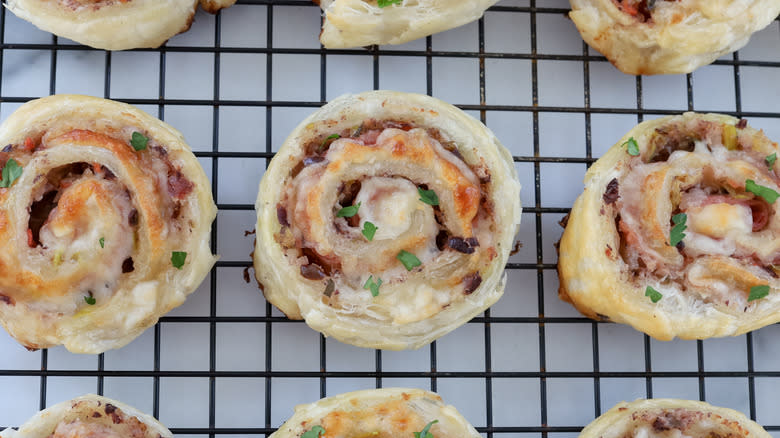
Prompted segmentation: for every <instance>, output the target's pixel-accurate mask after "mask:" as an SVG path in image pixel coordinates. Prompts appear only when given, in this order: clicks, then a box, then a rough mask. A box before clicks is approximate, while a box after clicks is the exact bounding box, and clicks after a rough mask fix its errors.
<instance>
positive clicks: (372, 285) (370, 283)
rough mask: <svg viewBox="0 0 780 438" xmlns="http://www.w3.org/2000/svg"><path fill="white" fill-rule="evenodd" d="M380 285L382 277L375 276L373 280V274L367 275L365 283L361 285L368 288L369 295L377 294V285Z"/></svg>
mask: <svg viewBox="0 0 780 438" xmlns="http://www.w3.org/2000/svg"><path fill="white" fill-rule="evenodd" d="M381 285H382V279H381V278H379V277H377V278H376V280H374V276H373V275H370V276H369V277H368V280H366V284H364V285H363V289H366V290H370V291H371V295H373V296H375V297H376V296H379V286H381Z"/></svg>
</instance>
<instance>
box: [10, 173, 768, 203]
mask: <svg viewBox="0 0 780 438" xmlns="http://www.w3.org/2000/svg"><path fill="white" fill-rule="evenodd" d="M3 176H5V172H3ZM745 190H747V191H748V192H750V193H752V194H754V195H756V196H760V197H762V198H764V200H765V201H766V202H768V203H770V204H774V202H775V201H777V198H780V193H777V192H776V191H774V190H772V189H770V188H769V187H764V186H762V185H759V184H756V182H755V181H753V180H752V179H749V180H746V181H745Z"/></svg>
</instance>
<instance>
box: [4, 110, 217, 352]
mask: <svg viewBox="0 0 780 438" xmlns="http://www.w3.org/2000/svg"><path fill="white" fill-rule="evenodd" d="M0 144H2V145H6V146H5V147H4V148H3V149H2V152H0V167H2V180H0V322H2V324H3V326H5V328H6V329H7V330H8V332H9V333H10V334H11V336H13V337H14V338H16V339H17V340H18V341H19V342H20V343H22V344H23V345H24V346H26V347H27V348H30V349H37V348H46V347H51V346H55V345H59V344H65V347H66V348H68V349H69V350H70V351H73V352H76V353H100V352H103V351H105V350H108V349H111V348H118V347H121V346H123V345H125V344H127V343H128V342H130V341H131V340H133V339H134V338H135V337H137V336H138V335H139V334H141V332H142V331H143V330H144V329H146V328H147V327H149V326H151V325H153V324H154V323H155V322H156V321H157V319H158V318H159V317H160V316H161V315H163V314H165V313H166V312H168V311H169V310H171V309H173V308H174V307H176V306H178V305H180V304H181V303H183V302H184V299H185V298H186V296H187V295H188V294H190V293H191V292H192V291H194V290H195V288H196V287H197V286H198V285H199V284H200V282H201V281H202V280H203V278H204V277H205V276H206V274H207V273H208V271H209V269H211V266H212V265H213V264H214V261H215V257H214V256H212V255H211V251H210V249H209V237H210V229H211V222H212V221H213V220H214V217H215V215H216V207H215V205H214V202H213V200H212V198H211V188H210V184H209V182H208V180H207V179H206V175H205V174H204V172H203V169H202V168H201V166H200V164H199V163H198V161H197V160H196V158H195V156H194V155H193V154H192V152H191V151H190V148H189V147H188V146H187V144H186V143H185V141H184V138H183V137H182V135H181V134H180V133H179V132H178V131H176V130H175V129H173V128H172V127H170V126H169V125H167V124H165V123H163V122H161V121H160V120H158V119H156V118H154V117H152V116H150V115H148V114H146V113H144V112H142V111H140V110H138V109H137V108H134V107H132V106H130V105H126V104H123V103H119V102H113V101H110V100H105V99H99V98H95V97H87V96H74V95H55V96H51V97H46V98H43V99H38V100H34V101H31V102H28V103H26V104H24V105H22V106H21V107H20V108H19V109H18V110H16V112H14V113H13V114H12V115H11V116H10V117H8V119H7V120H6V121H5V122H4V123H3V124H2V125H0Z"/></svg>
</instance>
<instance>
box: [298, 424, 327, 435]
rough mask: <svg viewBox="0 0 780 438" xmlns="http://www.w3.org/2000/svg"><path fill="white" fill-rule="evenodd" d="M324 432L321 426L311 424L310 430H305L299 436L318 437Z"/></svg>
mask: <svg viewBox="0 0 780 438" xmlns="http://www.w3.org/2000/svg"><path fill="white" fill-rule="evenodd" d="M324 434H325V428H323V427H322V426H312V427H311V429H310V430H307V431H306V432H304V433H303V435H301V438H320V436H322V435H324Z"/></svg>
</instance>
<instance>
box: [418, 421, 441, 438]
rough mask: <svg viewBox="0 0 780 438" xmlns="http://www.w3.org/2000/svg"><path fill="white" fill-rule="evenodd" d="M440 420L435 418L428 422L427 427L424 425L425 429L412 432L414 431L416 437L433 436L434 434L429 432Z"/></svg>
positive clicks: (428, 437) (429, 437) (430, 437)
mask: <svg viewBox="0 0 780 438" xmlns="http://www.w3.org/2000/svg"><path fill="white" fill-rule="evenodd" d="M438 422H439V420H433V421H431V422H430V423H428V424H426V425H425V427H423V430H421V431H419V432H412V433H414V438H433V434H432V433H431V432H429V430H430V429H431V426H433V425H434V424H436V423H438Z"/></svg>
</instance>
